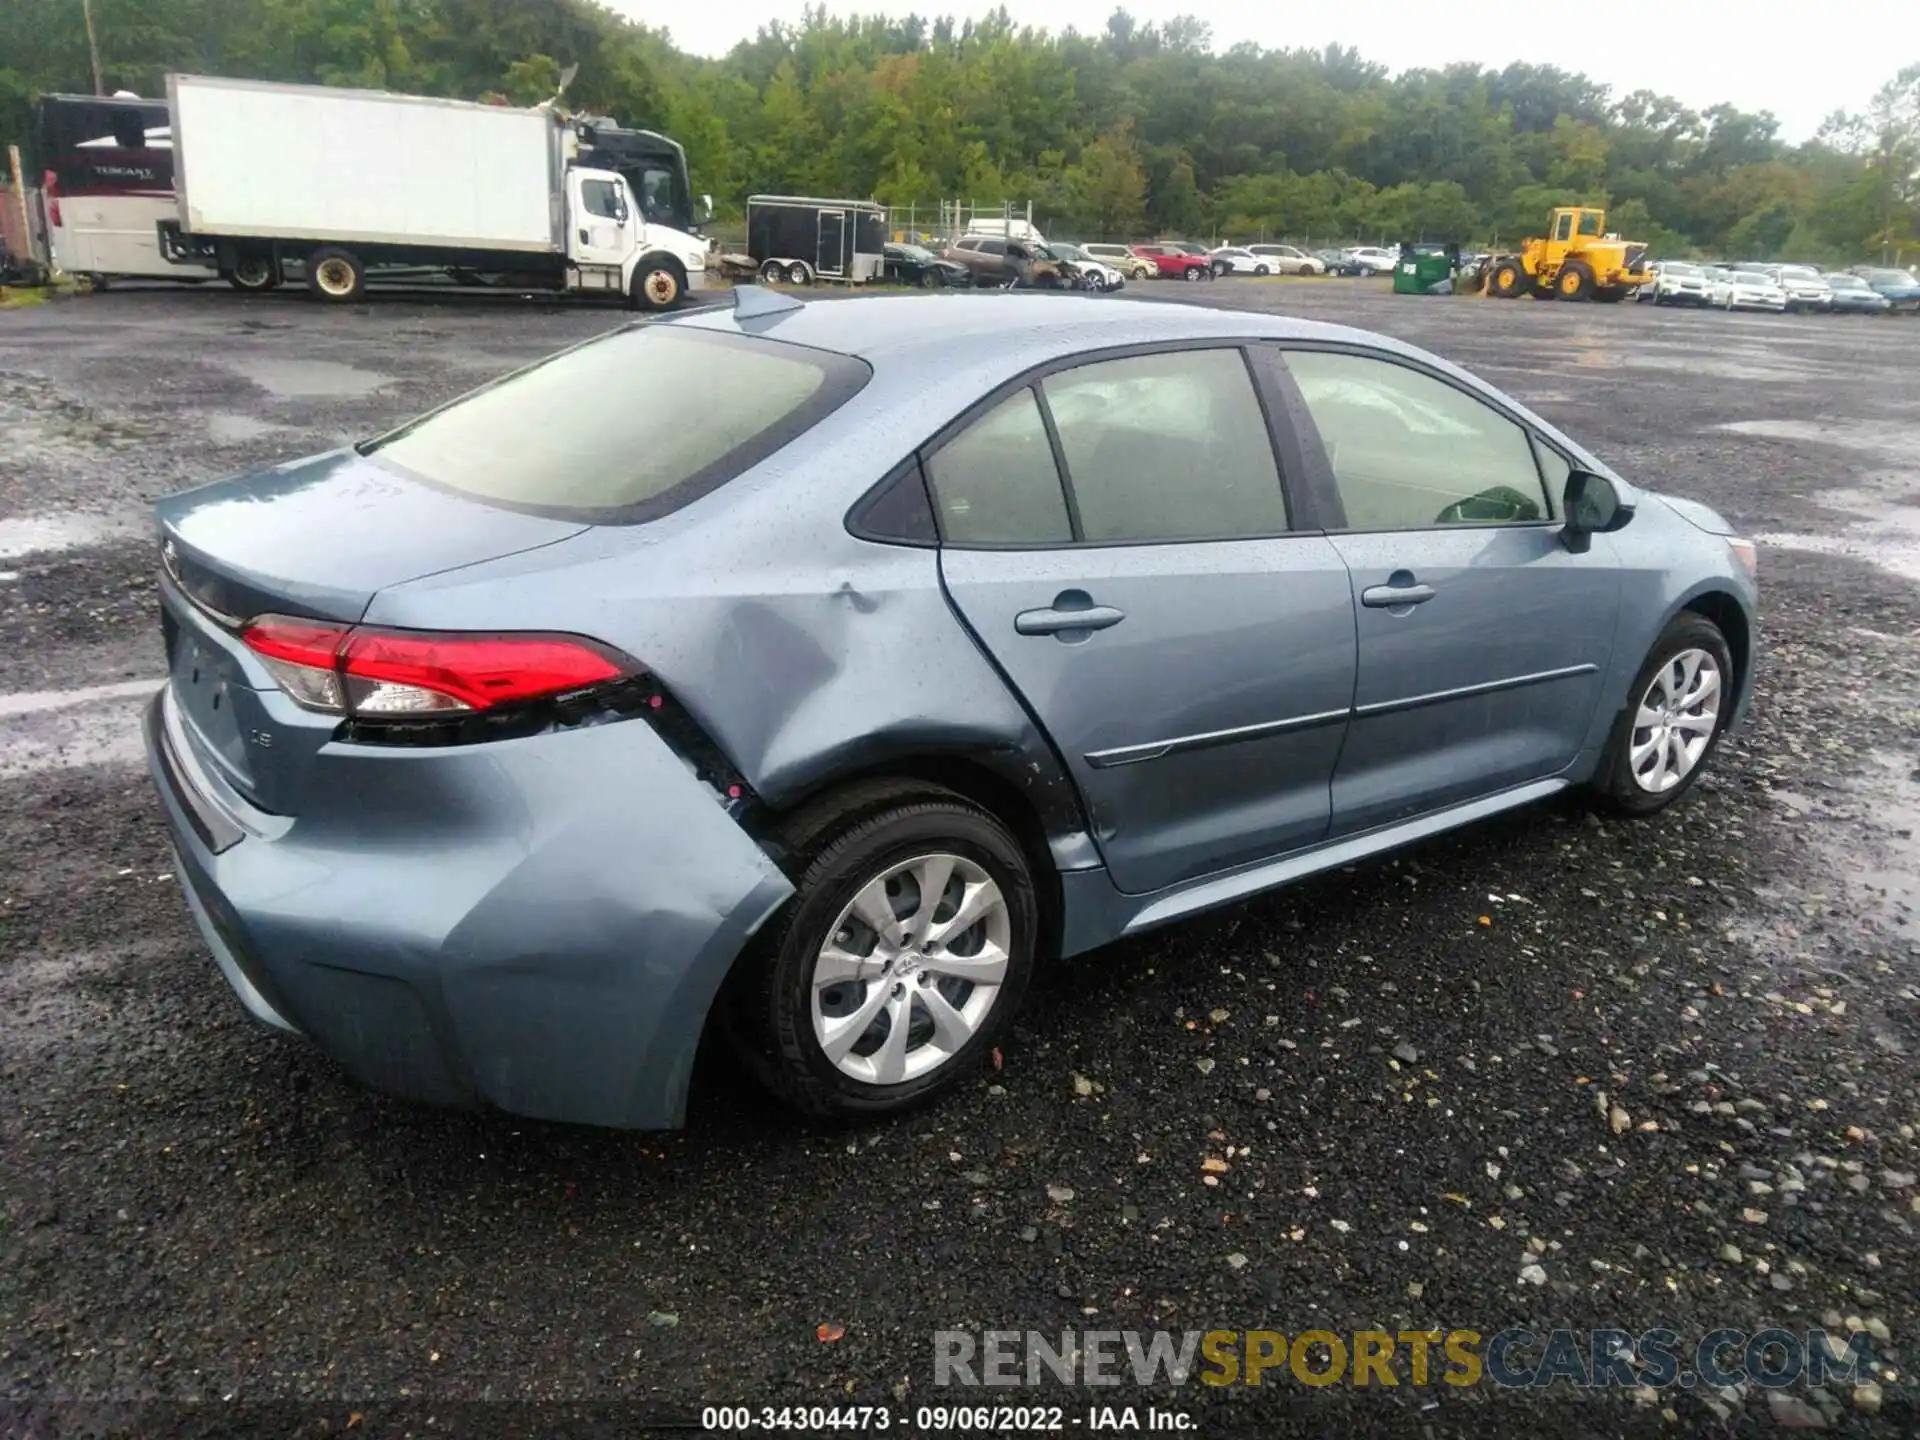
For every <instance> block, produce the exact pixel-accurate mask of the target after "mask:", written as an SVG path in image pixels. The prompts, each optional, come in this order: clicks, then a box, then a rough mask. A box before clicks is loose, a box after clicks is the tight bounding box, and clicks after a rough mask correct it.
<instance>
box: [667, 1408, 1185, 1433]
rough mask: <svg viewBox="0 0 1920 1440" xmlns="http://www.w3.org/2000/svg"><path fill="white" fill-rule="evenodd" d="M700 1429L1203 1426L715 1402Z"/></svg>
mask: <svg viewBox="0 0 1920 1440" xmlns="http://www.w3.org/2000/svg"><path fill="white" fill-rule="evenodd" d="M700 1428H701V1429H703V1430H708V1431H715V1432H728V1431H732V1432H746V1433H751V1432H755V1431H769V1432H774V1431H787V1432H792V1433H796V1434H805V1435H811V1434H819V1433H824V1432H829V1431H835V1430H839V1431H847V1432H850V1433H860V1432H863V1431H864V1432H871V1433H881V1432H887V1431H893V1430H899V1431H904V1432H908V1433H919V1434H929V1435H932V1434H941V1433H948V1434H965V1433H970V1432H978V1433H985V1434H993V1435H1000V1434H1006V1433H1008V1432H1014V1431H1020V1432H1024V1431H1036V1432H1052V1431H1065V1430H1080V1431H1087V1432H1091V1433H1100V1432H1108V1431H1111V1432H1122V1431H1146V1432H1155V1433H1161V1434H1175V1433H1179V1432H1191V1431H1193V1430H1195V1429H1196V1428H1197V1426H1196V1425H1195V1422H1194V1420H1193V1417H1192V1416H1190V1415H1189V1414H1188V1413H1187V1412H1186V1411H1184V1410H1174V1409H1167V1408H1163V1407H1158V1406H1151V1405H1089V1406H1086V1407H1085V1408H1084V1410H1083V1409H1081V1408H1080V1407H1073V1408H1071V1409H1070V1408H1068V1407H1067V1406H1064V1405H920V1406H916V1407H915V1408H914V1409H913V1410H912V1411H907V1410H900V1411H898V1412H895V1411H893V1410H890V1409H888V1408H887V1407H886V1406H884V1405H780V1406H764V1405H763V1406H751V1405H709V1406H708V1407H706V1409H704V1410H702V1411H701V1412H700Z"/></svg>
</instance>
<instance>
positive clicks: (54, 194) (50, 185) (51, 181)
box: [40, 170, 60, 228]
mask: <svg viewBox="0 0 1920 1440" xmlns="http://www.w3.org/2000/svg"><path fill="white" fill-rule="evenodd" d="M40 198H41V199H42V200H44V201H45V202H46V206H47V224H49V225H51V226H54V227H56V228H58V226H59V224H60V177H59V176H58V175H55V174H54V173H53V171H51V170H49V171H47V172H46V174H44V175H42V176H41V177H40Z"/></svg>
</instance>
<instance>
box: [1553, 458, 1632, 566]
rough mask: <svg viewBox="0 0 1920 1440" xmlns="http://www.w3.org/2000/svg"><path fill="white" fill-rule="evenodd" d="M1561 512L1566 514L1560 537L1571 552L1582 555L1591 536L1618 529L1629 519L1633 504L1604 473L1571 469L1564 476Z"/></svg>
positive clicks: (1589, 543)
mask: <svg viewBox="0 0 1920 1440" xmlns="http://www.w3.org/2000/svg"><path fill="white" fill-rule="evenodd" d="M1561 513H1562V514H1563V515H1565V516H1566V523H1565V524H1564V525H1563V526H1562V527H1561V530H1560V538H1561V540H1562V541H1563V542H1564V543H1565V545H1566V547H1567V549H1569V550H1571V551H1572V552H1573V553H1574V554H1576V555H1583V554H1585V553H1586V551H1587V549H1588V548H1589V546H1590V545H1591V544H1592V539H1591V537H1593V536H1595V535H1605V534H1608V533H1610V532H1612V531H1615V530H1618V529H1620V528H1621V527H1622V526H1623V525H1625V524H1626V523H1627V522H1628V521H1629V520H1631V519H1633V504H1632V502H1631V501H1629V500H1628V499H1627V498H1626V497H1625V496H1623V495H1622V494H1621V493H1620V489H1619V487H1618V486H1616V485H1615V484H1614V483H1613V481H1611V480H1609V479H1608V478H1607V477H1606V476H1604V475H1596V474H1594V473H1593V472H1592V471H1590V470H1575V471H1574V472H1573V473H1572V474H1570V475H1568V476H1567V492H1566V497H1565V500H1564V502H1563V504H1562V506H1561Z"/></svg>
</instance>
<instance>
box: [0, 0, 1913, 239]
mask: <svg viewBox="0 0 1920 1440" xmlns="http://www.w3.org/2000/svg"><path fill="white" fill-rule="evenodd" d="M9 9H10V12H11V17H12V18H10V19H9V21H8V25H7V43H6V46H5V50H4V52H0V136H4V137H5V138H6V139H9V140H22V139H25V138H27V137H28V135H29V133H30V123H31V113H32V103H33V99H34V97H35V96H36V95H37V94H39V93H40V92H42V91H50V90H65V91H80V92H86V91H90V90H91V89H92V88H93V76H92V60H91V58H90V56H89V48H88V41H87V35H86V32H85V29H84V27H83V25H82V23H81V6H80V3H79V0H13V3H12V5H11V6H10V7H9ZM92 11H93V17H94V23H95V30H96V35H97V41H98V53H99V61H100V71H101V77H100V78H101V81H102V83H103V85H104V87H105V88H106V89H107V90H108V91H112V90H116V89H123V88H124V89H129V90H133V91H135V92H136V93H139V94H145V95H155V94H160V93H163V89H162V85H163V77H164V76H165V74H166V72H168V71H170V70H180V71H190V72H196V73H203V74H215V75H236V76H249V77H256V78H262V79H274V80H289V81H304V82H319V83H323V84H334V85H355V86H366V87H372V88H386V89H394V90H401V91H408V92H414V93H420V94H435V95H449V96H459V97H464V98H469V99H479V98H486V97H492V98H500V99H504V100H506V101H508V102H511V103H514V104H533V103H537V102H539V101H542V100H545V99H547V98H549V97H550V96H552V95H553V93H554V92H555V90H556V88H557V87H558V84H559V80H560V76H561V73H562V71H563V69H564V68H565V67H567V66H574V65H577V66H578V70H577V72H576V73H575V74H574V76H573V79H572V81H571V83H570V85H569V86H568V88H567V91H566V95H565V103H567V104H568V105H570V106H572V107H574V108H576V109H580V110H589V111H593V112H595V113H600V114H607V115H611V116H613V117H614V118H616V119H619V120H621V121H624V122H626V123H628V124H633V125H642V126H647V127H650V128H654V129H659V130H663V131H665V132H666V133H668V134H670V135H672V136H674V137H675V138H676V139H678V140H679V141H680V142H681V143H682V144H684V145H685V146H686V148H687V154H688V161H689V164H690V166H691V168H692V171H693V176H694V184H695V188H696V189H700V190H707V191H711V192H712V193H713V195H714V197H715V201H716V204H717V205H718V207H719V209H720V212H721V214H722V215H728V214H736V215H737V214H738V212H739V210H740V208H741V207H742V205H743V204H744V201H745V197H746V196H747V195H748V194H749V193H754V192H761V191H773V192H787V193H807V194H825V195H844V196H855V197H862V198H866V197H871V198H876V199H879V200H881V201H883V202H886V203H888V204H890V205H895V206H903V207H904V206H908V205H914V206H920V207H925V208H926V209H927V210H928V211H929V212H931V211H932V209H933V207H934V206H935V205H937V203H938V202H939V201H940V200H942V199H952V198H960V199H964V200H968V201H972V202H975V203H977V204H986V205H997V204H999V203H1001V202H1003V201H1008V202H1014V203H1016V204H1021V205H1024V204H1025V203H1026V202H1027V201H1029V200H1030V201H1032V203H1033V205H1034V207H1035V211H1036V215H1037V216H1038V217H1040V218H1042V219H1044V221H1045V222H1046V225H1047V228H1048V229H1049V230H1050V231H1057V232H1059V233H1062V234H1074V235H1079V236H1084V237H1087V238H1093V237H1096V236H1098V237H1102V238H1138V237H1145V236H1148V235H1183V236H1225V237H1231V238H1233V239H1236V240H1254V239H1260V238H1298V239H1306V238H1313V239H1316V240H1318V239H1322V238H1325V239H1335V238H1347V239H1369V240H1377V241H1387V242H1392V241H1397V240H1400V239H1430V240H1452V241H1459V242H1461V243H1466V244H1479V245H1487V244H1491V243H1495V242H1502V243H1507V242H1512V241H1516V240H1518V239H1519V238H1520V237H1521V236H1523V235H1525V234H1528V233H1537V232H1538V231H1539V229H1540V228H1541V226H1542V225H1543V224H1544V221H1545V218H1546V212H1547V210H1548V209H1549V207H1551V206H1553V205H1555V204H1567V203H1588V204H1605V205H1607V206H1608V207H1609V208H1610V210H1611V212H1612V213H1611V221H1610V224H1611V227H1612V228H1614V229H1617V230H1618V231H1620V232H1621V233H1622V234H1625V235H1627V236H1628V237H1629V238H1631V239H1638V240H1646V241H1648V242H1650V243H1651V244H1652V245H1654V246H1655V247H1656V252H1657V253H1662V254H1668V255H1683V254H1688V253H1693V252H1700V253H1709V254H1717V255H1729V256H1733V257H1737V258H1742V259H1746V258H1776V257H1782V256H1787V257H1792V258H1811V259H1819V260H1829V261H1847V260H1859V259H1867V258H1879V257H1882V256H1885V257H1888V258H1893V257H1896V256H1900V255H1904V256H1905V257H1906V258H1908V259H1911V258H1912V257H1913V256H1914V254H1915V253H1917V252H1920V63H1916V64H1913V65H1909V66H1908V67H1906V68H1905V69H1903V70H1901V71H1900V72H1899V73H1898V74H1897V75H1895V76H1894V77H1893V78H1892V79H1890V80H1889V81H1888V82H1887V84H1886V85H1885V86H1884V87H1883V88H1882V89H1881V90H1880V91H1879V92H1877V93H1876V94H1874V95H1872V96H1867V97H1862V108H1861V109H1860V110H1859V111H1857V112H1839V113H1836V114H1834V115H1833V116H1832V117H1830V118H1829V119H1828V121H1827V122H1826V123H1825V124H1824V125H1823V126H1822V127H1821V129H1820V132H1819V134H1818V135H1817V136H1815V137H1814V138H1813V139H1811V140H1807V141H1804V142H1801V143H1788V142H1787V141H1785V140H1783V139H1782V138H1781V136H1780V134H1779V127H1778V124H1777V122H1776V121H1775V119H1774V117H1773V116H1772V115H1771V114H1769V113H1766V112H1760V113H1757V114H1755V113H1748V112H1743V111H1740V110H1738V109H1735V108H1734V107H1732V106H1730V105H1715V106H1712V107H1710V108H1708V109H1705V110H1694V109H1691V108H1689V107H1687V106H1686V105H1683V104H1681V103H1680V102H1678V101H1677V100H1674V99H1671V98H1669V97H1667V96H1662V95H1656V94H1653V93H1651V92H1649V91H1644V90H1642V91H1635V92H1633V93H1631V94H1627V95H1624V96H1616V95H1614V94H1613V93H1612V92H1611V91H1610V90H1609V89H1608V87H1607V86H1606V85H1605V84H1603V83H1602V82H1600V81H1598V80H1595V79H1593V78H1590V77H1588V76H1585V75H1581V74H1572V73H1568V72H1566V71H1563V70H1559V69H1555V68H1553V67H1549V66H1538V65H1521V64H1513V65H1508V66H1505V67H1504V68H1501V69H1490V68H1485V67H1482V66H1479V65H1475V64H1458V65H1450V66H1447V67H1445V68H1443V69H1437V70H1410V71H1406V72H1403V73H1401V74H1398V75H1392V74H1389V73H1388V72H1387V70H1386V69H1385V68H1384V67H1382V66H1380V65H1376V64H1373V63H1371V62H1369V61H1367V60H1366V59H1364V58H1363V57H1362V56H1361V55H1360V54H1359V53H1358V52H1356V51H1355V50H1352V49H1348V48H1343V47H1340V46H1330V47H1328V48H1326V49H1324V50H1304V49H1297V50H1296V49H1280V50H1267V49H1262V48H1259V47H1257V46H1253V45H1237V46H1234V47H1232V48H1231V49H1227V50H1224V51H1217V50H1215V49H1214V48H1213V46H1212V42H1211V35H1210V32H1209V30H1208V27H1207V25H1206V24H1205V23H1204V22H1203V21H1201V20H1199V19H1195V18H1192V17H1184V16H1183V17H1179V18H1175V19H1171V20H1168V21H1166V22H1164V23H1159V24H1154V23H1143V22H1141V21H1139V20H1137V19H1135V18H1134V17H1133V16H1132V15H1130V14H1129V13H1128V12H1127V11H1125V10H1116V11H1114V12H1113V14H1112V15H1111V16H1110V17H1109V18H1108V19H1107V21H1106V25H1105V28H1104V29H1103V30H1100V31H1099V32H1097V33H1088V34H1082V33H1078V32H1077V31H1074V30H1068V31H1065V32H1061V33H1050V32H1047V31H1043V30H1036V29H1031V28H1027V27H1022V26H1017V25H1015V24H1014V23H1013V21H1012V20H1011V19H1010V18H1009V17H1008V16H1007V14H1006V13H1005V12H1004V11H999V12H996V13H994V14H991V15H989V16H987V17H985V18H984V19H981V20H978V21H971V22H964V23H962V22H956V21H954V20H951V19H923V18H918V17H913V18H907V19H884V18H879V17H865V18H850V19H835V18H831V17H829V16H828V15H827V14H826V13H825V12H824V10H809V11H807V12H806V14H805V16H804V17H803V19H802V20H801V21H800V22H799V23H798V24H796V25H791V26H789V25H784V24H774V25H770V26H767V27H765V28H763V29H761V30H760V32H759V33H758V34H757V35H756V36H755V37H754V38H753V39H751V40H747V41H744V42H742V43H741V44H739V45H737V46H736V47H734V49H733V50H732V51H731V52H730V53H729V54H727V55H726V56H725V57H723V58H720V59H706V58H702V57H697V56H692V55H688V54H685V53H684V52H682V51H679V50H677V49H676V48H674V46H673V45H672V43H671V41H670V39H669V37H668V36H667V34H666V32H664V31H661V30H656V29H651V28H649V27H647V26H644V25H639V24H635V23H633V22H631V21H628V20H626V19H624V18H622V17H620V16H618V15H616V14H614V13H613V12H612V11H610V10H607V9H605V8H603V7H602V6H600V5H597V4H594V3H591V0H164V3H162V0H92Z"/></svg>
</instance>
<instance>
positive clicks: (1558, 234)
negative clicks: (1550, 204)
mask: <svg viewBox="0 0 1920 1440" xmlns="http://www.w3.org/2000/svg"><path fill="white" fill-rule="evenodd" d="M1572 234H1573V216H1572V215H1570V214H1568V215H1562V216H1561V217H1560V223H1559V224H1558V225H1556V226H1555V227H1554V230H1553V238H1554V239H1556V240H1565V239H1567V238H1568V237H1569V236H1571V235H1572Z"/></svg>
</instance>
